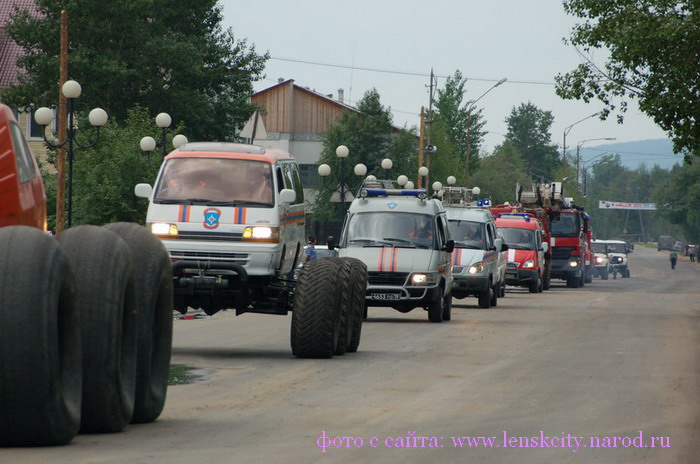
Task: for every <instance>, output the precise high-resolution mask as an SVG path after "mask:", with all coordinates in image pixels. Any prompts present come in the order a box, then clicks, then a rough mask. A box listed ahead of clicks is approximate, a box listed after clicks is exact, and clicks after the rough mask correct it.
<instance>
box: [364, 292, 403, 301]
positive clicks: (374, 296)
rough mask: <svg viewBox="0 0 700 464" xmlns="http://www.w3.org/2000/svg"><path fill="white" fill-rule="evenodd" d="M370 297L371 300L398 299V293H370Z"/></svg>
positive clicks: (399, 295) (399, 297) (399, 296)
mask: <svg viewBox="0 0 700 464" xmlns="http://www.w3.org/2000/svg"><path fill="white" fill-rule="evenodd" d="M370 298H372V299H373V300H400V299H401V294H400V293H372V294H370Z"/></svg>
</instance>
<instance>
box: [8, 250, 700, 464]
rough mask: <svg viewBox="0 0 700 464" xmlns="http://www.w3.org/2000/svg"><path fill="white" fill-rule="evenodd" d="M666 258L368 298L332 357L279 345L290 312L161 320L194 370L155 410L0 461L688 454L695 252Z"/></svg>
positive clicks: (178, 359) (691, 455)
mask: <svg viewBox="0 0 700 464" xmlns="http://www.w3.org/2000/svg"><path fill="white" fill-rule="evenodd" d="M667 257H668V253H666V252H662V253H657V251H656V250H655V249H644V248H642V247H641V246H637V250H636V251H635V253H634V254H633V255H631V257H630V261H631V273H632V277H631V278H630V279H617V280H612V279H611V280H608V281H601V280H598V279H595V280H594V281H593V283H591V284H588V285H586V286H585V287H584V288H580V289H569V288H566V287H565V285H564V282H563V281H554V284H553V287H552V289H551V290H550V291H548V292H545V293H543V294H540V295H531V294H529V293H527V292H526V291H525V290H516V289H509V291H508V294H507V296H506V298H504V299H500V300H499V304H498V307H497V308H491V309H488V310H484V309H479V308H478V306H477V304H476V299H475V298H469V299H466V300H455V304H454V306H453V320H452V321H451V322H445V323H442V324H433V323H429V322H428V321H427V315H426V314H425V313H424V312H423V311H422V310H414V311H413V312H411V313H408V314H400V313H398V312H396V311H393V310H391V309H379V308H376V309H375V308H370V316H369V319H368V320H367V321H366V323H365V325H364V327H363V336H362V342H361V344H360V350H359V351H358V353H355V354H350V355H345V356H342V357H336V358H333V359H331V360H301V359H295V358H293V357H292V356H291V352H290V348H289V323H290V317H280V316H264V315H243V316H240V317H236V316H235V315H233V314H232V313H229V312H223V313H219V314H217V315H216V316H214V317H211V318H208V319H195V320H177V321H175V340H174V353H173V362H174V363H176V364H183V365H189V366H195V367H197V368H198V369H201V371H200V372H201V373H202V374H203V375H204V376H205V377H204V378H203V379H202V380H200V381H199V382H196V383H193V384H190V385H176V386H172V387H171V388H170V389H169V392H168V401H167V403H166V409H165V411H164V413H163V415H162V416H161V418H160V419H159V420H158V421H157V422H156V423H153V424H145V425H132V426H129V427H128V428H127V429H126V430H125V431H124V432H122V433H118V434H111V435H79V436H78V437H76V439H75V440H74V441H73V442H72V443H71V444H70V445H68V446H64V447H56V448H28V449H0V462H2V463H3V464H6V463H32V464H35V463H41V462H51V463H71V464H75V463H130V464H137V463H149V464H155V463H168V464H176V463H193V462H197V463H206V464H219V463H255V464H267V463H285V464H288V463H360V462H372V463H413V462H419V463H422V462H425V463H428V462H431V463H432V462H440V463H450V462H455V463H456V462H460V463H462V462H484V463H516V462H517V463H538V464H541V463H555V462H556V463H570V462H571V463H606V464H607V463H638V462H644V463H654V464H662V463H695V462H700V461H699V459H700V458H698V457H697V456H698V455H700V435H699V433H698V431H699V430H700V422H699V420H698V419H699V418H700V406H699V405H700V403H699V402H698V398H699V395H698V393H700V381H699V379H698V360H699V353H700V343H698V342H699V341H700V340H699V334H700V319H699V318H698V316H699V315H700V308H699V305H698V299H699V298H700V290H699V288H698V282H699V279H698V278H699V277H700V264H691V263H689V262H688V261H687V258H684V260H682V261H681V262H680V264H679V266H678V268H677V269H676V270H675V271H672V270H671V269H670V265H669V264H668V261H667ZM322 434H325V438H321V439H320V440H319V437H321V436H322ZM467 436H469V437H494V438H492V439H491V445H488V444H486V445H485V443H488V440H487V441H486V442H485V441H483V440H479V442H478V445H479V446H478V447H473V446H472V447H469V444H468V441H467V440H466V439H463V440H462V441H463V443H462V445H461V446H460V445H459V439H456V438H455V439H453V438H452V437H467ZM640 436H641V438H640ZM335 437H352V438H346V439H342V438H336V439H335V440H334V438H335ZM615 437H617V438H615ZM652 437H657V438H652ZM477 440H478V439H477ZM319 444H320V445H329V446H328V447H326V448H325V450H324V449H322V448H320V447H319V446H318V445H319ZM652 444H653V445H654V446H653V447H652ZM334 445H340V446H339V447H336V446H334ZM400 445H402V446H400ZM525 445H529V446H528V447H525ZM637 445H640V446H637ZM324 451H325V452H324Z"/></svg>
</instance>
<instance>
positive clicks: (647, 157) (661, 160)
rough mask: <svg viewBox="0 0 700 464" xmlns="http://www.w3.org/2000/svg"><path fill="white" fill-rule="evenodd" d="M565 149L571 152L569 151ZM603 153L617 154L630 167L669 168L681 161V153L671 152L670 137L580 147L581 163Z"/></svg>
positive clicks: (671, 143)
mask: <svg viewBox="0 0 700 464" xmlns="http://www.w3.org/2000/svg"><path fill="white" fill-rule="evenodd" d="M573 150H574V156H575V150H576V147H573ZM567 151H568V152H569V153H571V151H569V150H567ZM606 152H607V153H606ZM604 154H605V155H607V154H612V155H615V154H619V155H620V160H621V161H622V165H623V166H625V167H626V168H630V169H637V168H638V167H639V166H640V165H642V164H645V165H646V167H647V168H651V167H653V166H654V165H658V166H659V167H660V168H662V169H670V168H671V167H673V165H675V164H682V163H683V155H676V154H674V153H673V142H672V141H671V140H670V139H653V140H638V141H636V142H620V143H610V144H606V145H596V146H595V147H588V148H587V147H581V150H580V155H581V163H588V162H591V161H593V162H595V159H596V158H597V157H602V155H604Z"/></svg>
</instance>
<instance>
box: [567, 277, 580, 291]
mask: <svg viewBox="0 0 700 464" xmlns="http://www.w3.org/2000/svg"><path fill="white" fill-rule="evenodd" d="M566 286H567V287H569V288H579V287H580V283H579V277H578V276H577V275H576V276H571V277H567V279H566Z"/></svg>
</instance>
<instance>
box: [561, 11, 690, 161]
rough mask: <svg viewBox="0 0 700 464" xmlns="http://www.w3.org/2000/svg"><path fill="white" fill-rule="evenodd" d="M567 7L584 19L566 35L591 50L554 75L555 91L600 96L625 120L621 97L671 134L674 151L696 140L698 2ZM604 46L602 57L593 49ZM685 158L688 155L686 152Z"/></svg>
mask: <svg viewBox="0 0 700 464" xmlns="http://www.w3.org/2000/svg"><path fill="white" fill-rule="evenodd" d="M564 9H565V10H566V12H567V13H569V14H571V15H573V16H577V17H579V18H581V19H583V20H584V22H583V23H581V24H578V25H576V26H575V27H574V28H573V30H572V31H571V37H570V39H569V40H568V43H570V44H572V45H574V46H575V47H577V48H578V49H580V50H581V51H582V54H585V55H587V56H588V57H589V58H588V59H587V61H586V62H584V63H582V64H580V65H578V66H577V67H576V68H575V69H574V70H573V71H570V72H568V73H566V74H563V75H561V74H560V75H558V76H557V77H556V92H557V94H558V95H559V96H561V97H563V98H567V99H578V100H583V101H585V102H591V101H593V100H598V101H600V102H602V103H603V104H604V105H605V110H604V111H605V112H604V117H606V116H608V115H609V114H610V113H612V112H617V115H618V120H619V121H620V122H622V121H623V118H624V113H625V111H626V109H627V102H628V100H631V99H637V100H638V104H639V108H640V109H641V110H642V111H643V112H644V113H646V114H647V115H649V116H650V117H651V118H652V119H653V120H654V121H655V122H656V124H658V125H659V126H660V127H661V128H662V129H664V130H665V131H666V132H667V133H668V134H669V136H671V137H672V138H673V142H674V148H675V150H676V151H677V152H685V153H689V152H691V153H692V152H694V153H697V152H698V148H700V125H698V124H697V118H698V115H699V114H700V106H699V103H698V102H700V89H699V88H698V86H697V85H689V83H694V82H697V81H698V69H700V53H698V49H700V34H698V30H700V4H699V3H698V2H697V1H694V0H693V1H689V0H686V1H670V0H646V1H644V2H640V1H639V0H616V1H600V0H565V1H564ZM596 50H607V51H608V52H609V53H608V55H607V56H608V59H607V62H606V63H605V64H604V65H600V64H598V63H596V62H595V61H594V60H593V59H592V58H591V56H592V54H593V53H594V52H595V51H596ZM688 159H690V158H688Z"/></svg>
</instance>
